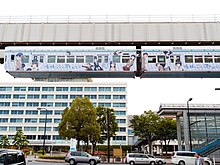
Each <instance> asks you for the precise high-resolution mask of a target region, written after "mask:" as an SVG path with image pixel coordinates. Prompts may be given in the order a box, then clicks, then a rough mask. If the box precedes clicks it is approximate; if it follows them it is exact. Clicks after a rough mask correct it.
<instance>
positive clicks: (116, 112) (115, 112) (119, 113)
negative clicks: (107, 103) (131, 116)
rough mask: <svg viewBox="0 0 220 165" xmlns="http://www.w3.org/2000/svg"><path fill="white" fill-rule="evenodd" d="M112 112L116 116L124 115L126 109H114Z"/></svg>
mask: <svg viewBox="0 0 220 165" xmlns="http://www.w3.org/2000/svg"><path fill="white" fill-rule="evenodd" d="M114 114H115V115H116V116H120V115H126V111H114Z"/></svg>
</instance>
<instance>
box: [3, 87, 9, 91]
mask: <svg viewBox="0 0 220 165" xmlns="http://www.w3.org/2000/svg"><path fill="white" fill-rule="evenodd" d="M0 91H12V87H0Z"/></svg>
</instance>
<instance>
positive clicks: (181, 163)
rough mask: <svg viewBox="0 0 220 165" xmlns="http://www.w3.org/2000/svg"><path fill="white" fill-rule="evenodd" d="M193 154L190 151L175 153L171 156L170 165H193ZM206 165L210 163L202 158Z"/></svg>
mask: <svg viewBox="0 0 220 165" xmlns="http://www.w3.org/2000/svg"><path fill="white" fill-rule="evenodd" d="M195 159H196V157H195V152H191V151H176V152H174V154H173V156H172V160H171V161H172V163H173V164H178V165H195ZM203 159H204V161H205V164H206V165H211V164H212V161H211V160H210V159H209V158H207V157H203Z"/></svg>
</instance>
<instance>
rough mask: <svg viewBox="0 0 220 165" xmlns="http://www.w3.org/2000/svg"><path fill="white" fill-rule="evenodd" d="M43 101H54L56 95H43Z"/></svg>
mask: <svg viewBox="0 0 220 165" xmlns="http://www.w3.org/2000/svg"><path fill="white" fill-rule="evenodd" d="M41 99H54V95H41Z"/></svg>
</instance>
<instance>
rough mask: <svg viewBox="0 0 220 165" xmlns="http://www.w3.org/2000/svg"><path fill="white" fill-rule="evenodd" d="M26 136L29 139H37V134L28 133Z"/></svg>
mask: <svg viewBox="0 0 220 165" xmlns="http://www.w3.org/2000/svg"><path fill="white" fill-rule="evenodd" d="M36 129H37V128H36ZM26 137H27V139H28V140H36V135H26Z"/></svg>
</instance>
